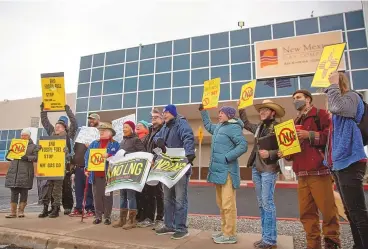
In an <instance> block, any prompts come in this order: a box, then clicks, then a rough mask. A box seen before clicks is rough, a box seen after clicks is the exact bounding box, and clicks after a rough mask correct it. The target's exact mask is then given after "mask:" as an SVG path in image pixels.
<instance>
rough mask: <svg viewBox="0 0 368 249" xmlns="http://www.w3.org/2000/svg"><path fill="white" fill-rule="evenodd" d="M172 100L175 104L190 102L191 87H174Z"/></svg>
mask: <svg viewBox="0 0 368 249" xmlns="http://www.w3.org/2000/svg"><path fill="white" fill-rule="evenodd" d="M172 101H173V103H174V104H184V103H189V88H188V87H186V88H176V89H173V97H172Z"/></svg>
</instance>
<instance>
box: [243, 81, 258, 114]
mask: <svg viewBox="0 0 368 249" xmlns="http://www.w3.org/2000/svg"><path fill="white" fill-rule="evenodd" d="M256 81H257V80H252V81H251V82H249V83H247V84H244V85H243V86H242V89H241V93H240V99H239V106H238V109H243V108H245V107H248V106H251V105H253V99H254V93H255V90H256Z"/></svg>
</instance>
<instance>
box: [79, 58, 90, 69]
mask: <svg viewBox="0 0 368 249" xmlns="http://www.w3.org/2000/svg"><path fill="white" fill-rule="evenodd" d="M91 64H92V55H88V56H82V57H81V60H80V65H79V68H80V69H85V68H90V67H91Z"/></svg>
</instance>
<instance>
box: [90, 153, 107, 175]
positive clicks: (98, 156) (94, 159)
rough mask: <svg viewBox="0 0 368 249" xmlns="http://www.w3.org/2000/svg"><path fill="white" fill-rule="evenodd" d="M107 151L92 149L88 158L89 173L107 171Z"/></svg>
mask: <svg viewBox="0 0 368 249" xmlns="http://www.w3.org/2000/svg"><path fill="white" fill-rule="evenodd" d="M105 154H106V149H90V150H89V158H88V166H87V168H88V171H105V164H106V158H105V157H104V155H105Z"/></svg>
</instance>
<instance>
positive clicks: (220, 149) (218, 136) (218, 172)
mask: <svg viewBox="0 0 368 249" xmlns="http://www.w3.org/2000/svg"><path fill="white" fill-rule="evenodd" d="M201 115H202V120H203V125H204V127H205V128H206V130H207V131H208V132H209V133H210V134H211V135H212V145H211V161H210V166H209V170H208V176H207V181H208V182H211V183H214V184H225V183H226V180H227V176H228V174H230V176H231V180H232V182H233V187H234V188H239V187H240V168H239V164H238V158H239V157H240V156H241V155H242V154H244V153H245V152H247V150H248V143H247V141H246V140H245V137H244V136H243V127H244V124H243V122H242V121H241V120H240V119H235V118H234V119H230V120H229V121H227V122H224V123H220V124H212V123H211V120H210V117H209V115H208V112H207V111H201Z"/></svg>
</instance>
